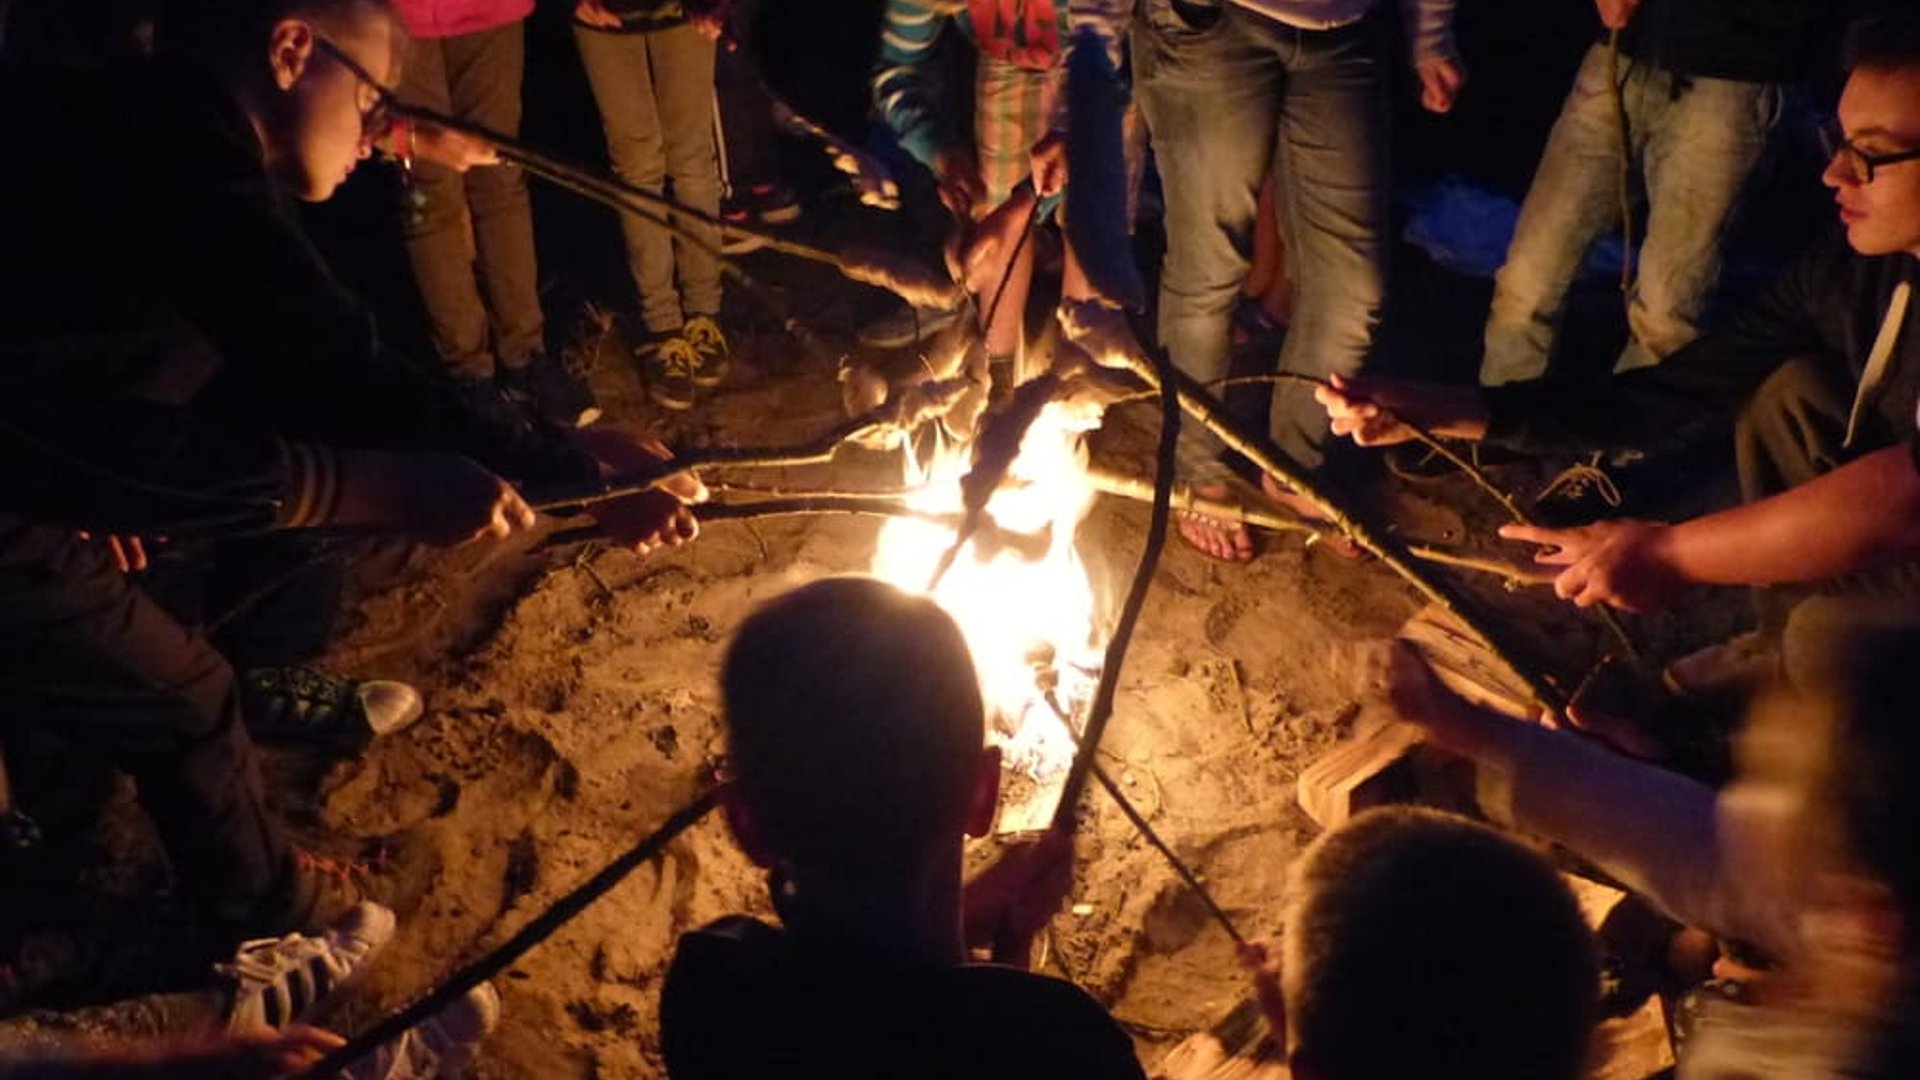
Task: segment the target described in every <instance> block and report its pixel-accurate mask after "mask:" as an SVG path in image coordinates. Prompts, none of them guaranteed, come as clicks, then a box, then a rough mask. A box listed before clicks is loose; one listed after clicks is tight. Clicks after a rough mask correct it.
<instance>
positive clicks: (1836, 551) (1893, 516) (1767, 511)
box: [1662, 446, 1920, 585]
mask: <svg viewBox="0 0 1920 1080" xmlns="http://www.w3.org/2000/svg"><path fill="white" fill-rule="evenodd" d="M1662 542H1663V545H1664V547H1665V549H1666V558H1667V562H1668V563H1669V564H1670V565H1671V566H1672V567H1673V569H1674V570H1675V571H1676V572H1677V573H1678V574H1679V575H1680V576H1681V577H1682V578H1684V579H1685V580H1687V581H1691V582H1695V583H1697V584H1703V585H1770V584H1780V583H1785V582H1805V581H1822V580H1825V579H1828V578H1832V577H1837V576H1840V575H1842V574H1848V573H1853V572H1856V571H1861V570H1867V569H1871V568H1873V567H1875V566H1877V565H1881V564H1884V563H1888V562H1893V561H1897V560H1900V559H1910V558H1913V557H1915V556H1920V469H1916V467H1915V463H1914V460H1913V456H1912V451H1911V449H1910V448H1908V447H1903V446H1896V447H1889V448H1887V449H1885V450H1879V451H1875V452H1874V453H1871V454H1868V455H1867V456H1865V457H1863V458H1860V459H1859V460H1857V461H1853V462H1850V463H1848V464H1846V465H1844V466H1842V467H1840V468H1838V469H1835V470H1834V471H1833V472H1830V473H1828V474H1826V475H1825V476H1821V477H1818V478H1817V479H1814V480H1812V481H1810V482H1808V483H1805V484H1802V485H1800V486H1799V487H1796V488H1793V489H1791V490H1789V491H1786V492H1783V493H1782V494H1779V495H1775V496H1773V497H1772V498H1769V499H1762V500H1760V501H1759V502H1754V503H1748V504H1747V505H1745V506H1738V507H1735V508H1733V509H1731V510H1725V511H1722V512H1720V513H1717V514H1709V515H1707V516H1705V517H1700V518H1695V519H1693V520H1692V521H1686V522H1682V523H1680V524H1678V525H1675V526H1673V527H1671V528H1670V529H1668V530H1667V531H1666V534H1665V535H1664V536H1663V538H1662Z"/></svg>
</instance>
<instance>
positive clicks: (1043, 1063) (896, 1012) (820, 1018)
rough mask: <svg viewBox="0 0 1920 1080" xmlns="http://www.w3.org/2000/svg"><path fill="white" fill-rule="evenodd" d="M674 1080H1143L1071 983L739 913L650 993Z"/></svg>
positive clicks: (694, 939)
mask: <svg viewBox="0 0 1920 1080" xmlns="http://www.w3.org/2000/svg"><path fill="white" fill-rule="evenodd" d="M660 1042H661V1051H662V1053H663V1054H664V1055H665V1057H666V1062H667V1075H668V1076H670V1077H672V1078H673V1080H761V1078H765V1077H815V1076H833V1077H841V1078H844V1080H869V1078H871V1080H882V1078H888V1080H891V1078H894V1077H917V1078H921V1080H985V1078H989V1077H991V1078H993V1080H1028V1078H1032V1080H1042V1078H1045V1080H1141V1077H1142V1076H1143V1075H1144V1074H1143V1073H1142V1071H1141V1068H1140V1063H1139V1061H1138V1060H1137V1059H1136V1058H1135V1056H1134V1052H1133V1042H1132V1040H1131V1039H1129V1038H1128V1037H1127V1034H1126V1032H1124V1031H1122V1030H1121V1028H1120V1025H1119V1024H1117V1023H1115V1022H1114V1020H1113V1018H1112V1017H1110V1016H1108V1015H1107V1013H1106V1010H1104V1009H1102V1008H1101V1007H1100V1006H1099V1004H1098V1003H1097V1002H1095V1001H1094V1000H1093V999H1092V998H1090V997H1088V996H1087V995H1086V992H1085V991H1083V990H1080V989H1079V988H1078V987H1075V986H1074V985H1073V984H1072V983H1068V982H1063V981H1061V980H1059V979H1052V978H1048V977H1046V976H1044V975H1036V974H1034V973H1032V972H1029V971H1020V970H1017V969H1014V968H1009V967H1000V966H997V965H993V964H968V965H963V966H960V967H952V968H922V967H903V966H901V965H899V964H897V963H893V962H890V961H887V960H882V959H877V958H873V957H865V956H862V955H861V954H860V951H859V949H858V948H857V947H854V946H851V945H845V944H843V943H834V944H830V945H829V944H824V943H821V942H817V941H814V942H805V941H802V940H801V939H800V937H799V936H798V935H795V934H793V933H790V932H788V931H786V930H782V929H776V928H775V927H772V926H769V925H767V924H765V923H762V922H759V921H758V920H755V919H750V918H747V917H745V916H735V917H733V918H728V919H722V920H720V921H719V922H717V923H714V924H712V925H710V926H707V927H705V928H703V929H701V930H697V931H695V932H693V933H691V934H688V935H686V936H685V937H682V938H681V939H680V944H679V947H678V948H677V949H676V950H675V951H674V956H673V964H672V966H671V967H670V968H669V969H668V971H667V980H666V984H665V986H664V987H663V988H662V990H661V995H660Z"/></svg>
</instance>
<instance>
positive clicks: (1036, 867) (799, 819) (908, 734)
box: [661, 578, 1143, 1080]
mask: <svg viewBox="0 0 1920 1080" xmlns="http://www.w3.org/2000/svg"><path fill="white" fill-rule="evenodd" d="M721 682H722V690H723V694H724V699H725V702H724V703H725V714H726V720H725V723H726V729H727V748H728V754H729V757H730V760H731V763H732V767H733V778H732V780H731V781H730V783H729V784H728V787H727V789H726V794H725V801H724V806H725V808H726V812H727V820H728V823H729V824H730V826H731V827H732V829H733V833H734V836H735V838H736V839H737V840H738V841H739V843H740V846H741V847H742V848H743V849H744V850H745V852H746V853H747V855H748V856H749V857H751V858H752V859H753V860H754V861H755V862H756V863H757V864H759V865H761V866H764V867H766V868H767V870H768V871H769V882H770V887H771V889H772V894H773V904H774V908H775V909H776V911H777V912H778V914H779V917H780V924H779V925H778V926H774V925H770V924H768V923H765V922H762V921H760V920H758V919H754V918H751V917H748V916H732V917H729V918H726V919H722V920H720V921H718V922H716V923H714V924H712V925H710V926H708V927H706V928H704V929H701V930H699V931H696V932H694V933H691V934H689V935H687V936H686V937H685V938H683V939H682V940H681V942H680V944H679V948H678V951H677V952H676V954H675V956H674V959H673V964H672V967H671V969H670V970H669V971H668V973H667V981H666V986H665V990H664V994H663V997H662V1000H661V1040H662V1045H663V1049H664V1053H665V1056H666V1062H667V1070H668V1073H669V1074H670V1075H672V1076H673V1077H675V1078H676V1080H699V1078H707V1077H747V1076H755V1077H760V1076H776V1075H789V1076H815V1075H829V1074H831V1075H839V1076H843V1077H845V1076H852V1077H865V1076H875V1077H877V1076H903V1075H911V1076H922V1077H986V1076H993V1077H996V1078H998V1077H1022V1076H1033V1077H1042V1076H1045V1077H1126V1078H1139V1077H1141V1076H1142V1075H1143V1074H1142V1073H1141V1070H1140V1066H1139V1064H1138V1062H1137V1061H1136V1060H1135V1058H1134V1053H1133V1045H1132V1043H1131V1041H1130V1040H1129V1039H1128V1037H1127V1035H1126V1034H1125V1033H1124V1032H1123V1031H1122V1030H1121V1029H1120V1027H1119V1025H1118V1024H1116V1023H1115V1022H1114V1021H1113V1020H1112V1018H1110V1017H1109V1016H1107V1014H1106V1013H1105V1011H1104V1010H1102V1009H1101V1007H1100V1006H1099V1005H1098V1004H1096V1003H1095V1002H1094V1001H1093V1000H1092V999H1091V998H1089V997H1087V995H1086V994H1084V993H1082V992H1081V991H1080V990H1078V989H1076V988H1074V987H1073V986H1072V985H1070V984H1068V983H1066V982H1062V981H1060V980H1057V979H1052V978H1047V977H1044V976H1041V975H1037V974H1034V973H1032V972H1028V971H1025V970H1021V969H1022V968H1023V967H1024V966H1025V961H1026V955H1027V951H1028V950H1027V944H1028V943H1029V942H1030V941H1031V939H1032V937H1033V935H1034V934H1035V933H1037V932H1038V931H1039V930H1040V929H1041V928H1042V927H1044V926H1045V925H1046V921H1047V918H1048V917H1049V916H1050V915H1051V914H1052V913H1053V912H1054V910H1056V909H1057V908H1058V906H1059V904H1060V901H1061V900H1062V898H1063V897H1064V895H1065V893H1066V890H1067V887H1068V886H1069V884H1070V883H1071V873H1072V859H1071V845H1070V844H1069V843H1068V842H1067V838H1066V837H1063V836H1061V837H1056V836H1050V837H1049V838H1048V839H1047V840H1045V841H1042V842H1040V843H1038V844H1034V845H1026V846H1019V847H1015V848H1013V849H1011V850H1009V851H1008V853H1007V854H1006V855H1005V856H1004V857H1003V858H1002V859H1001V860H1000V861H999V862H998V863H996V864H995V865H994V866H993V867H992V868H990V869H989V870H987V871H986V872H985V873H983V874H982V875H981V876H980V877H978V878H976V879H975V880H974V881H973V882H971V883H963V882H962V880H961V867H962V861H963V854H964V847H965V843H966V838H967V837H969V836H984V835H986V834H987V833H988V832H989V831H990V829H991V827H992V824H993V816H994V810H995V807H996V803H997V799H998V795H999V778H1000V757H999V753H998V751H997V750H993V749H989V748H987V747H986V745H985V742H986V717H985V709H984V707H983V705H982V702H981V697H980V689H979V683H978V679H977V676H976V675H975V672H974V668H973V663H972V660H971V657H970V656H969V654H968V651H967V645H966V642H965V640H964V639H963V638H962V637H961V635H960V631H959V628H958V627H956V626H955V625H954V623H953V621H952V620H951V619H950V618H948V617H947V615H946V614H945V613H944V612H942V611H941V610H940V609H939V607H937V606H936V605H935V604H934V603H933V602H932V601H930V600H927V599H924V598H920V597H914V596H909V595H907V594H905V593H902V592H900V591H898V590H896V589H894V588H893V587H891V586H889V585H886V584H883V583H881V582H879V581H875V580H871V579H865V578H831V579H828V580H825V581H820V582H816V583H814V584H812V585H808V586H806V587H804V588H801V589H798V590H795V591H794V592H791V593H788V594H786V595H785V596H782V597H780V598H778V599H776V600H774V601H772V602H771V603H769V604H767V605H766V606H764V607H763V608H761V609H760V610H759V611H758V612H756V613H755V614H754V615H753V617H751V618H750V619H748V620H747V622H746V623H745V625H743V626H742V627H741V629H740V632H739V634H738V635H737V636H736V637H735V638H734V641H733V644H732V645H731V646H730V647H729V649H728V652H727V656H726V660H725V664H724V667H723V670H722V674H721ZM973 941H990V942H993V943H994V945H995V950H994V952H995V959H996V960H997V961H1000V962H997V963H976V962H973V961H972V960H971V959H970V953H969V949H968V946H969V943H970V942H973Z"/></svg>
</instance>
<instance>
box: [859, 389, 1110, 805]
mask: <svg viewBox="0 0 1920 1080" xmlns="http://www.w3.org/2000/svg"><path fill="white" fill-rule="evenodd" d="M1085 427H1086V424H1085V421H1084V418H1083V417H1081V416H1079V415H1077V414H1076V412H1075V411H1074V410H1073V409H1071V408H1070V407H1068V406H1066V405H1063V404H1060V403H1053V404H1049V405H1047V406H1046V407H1045V408H1044V409H1042V411H1041V413H1040V416H1039V418H1038V419H1037V420H1036V421H1035V422H1034V424H1033V426H1032V427H1031V428H1029V429H1028V431H1027V433H1026V436H1025V438H1024V440H1023V441H1022V442H1021V444H1020V449H1019V453H1018V455H1017V456H1016V457H1015V459H1014V462H1013V465H1012V467H1011V468H1010V469H1009V470H1008V474H1007V477H1006V480H1005V481H1004V482H1003V483H1002V484H1001V485H1000V487H999V488H998V489H997V490H996V491H995V492H994V494H993V497H992V500H991V502H989V503H988V506H987V512H988V514H989V515H990V517H991V519H992V520H991V524H990V526H989V527H987V528H983V529H981V530H980V531H979V532H978V533H977V534H975V535H974V536H973V537H972V538H971V539H970V540H968V542H967V544H966V546H965V547H964V548H963V549H962V550H961V551H960V553H959V555H958V557H957V558H955V559H954V560H953V563H952V565H951V567H950V568H949V569H948V570H947V572H946V573H945V574H944V575H943V576H942V577H941V578H940V580H939V583H938V585H937V586H935V587H934V589H933V592H932V594H931V595H932V596H933V598H934V599H935V600H936V601H937V602H938V603H939V604H940V605H941V607H943V608H945V609H946V610H947V612H948V613H949V614H951V615H952V616H953V618H954V621H955V622H957V623H959V625H960V629H961V631H962V632H963V633H964V634H965V635H966V638H967V644H968V645H969V647H971V649H972V651H973V659H974V664H975V666H976V667H977V668H978V669H979V672H980V682H981V692H982V696H983V697H984V698H985V700H986V705H987V710H988V716H989V720H990V731H991V735H992V740H993V742H994V744H995V745H997V746H999V747H1000V748H1001V749H1002V752H1003V753H1004V754H1005V756H1006V763H1007V766H1008V768H1009V770H1011V771H1015V772H1017V773H1018V774H1020V775H1021V776H1024V777H1025V778H1027V779H1028V780H1030V781H1031V783H1021V784H1018V785H1014V786H1011V787H1010V790H1009V791H1008V793H1007V797H1006V798H1005V799H1003V802H1002V809H1001V815H1000V820H999V824H998V828H999V829H1000V830H1001V831H1003V832H1014V831H1020V830H1024V829H1030V828H1041V827H1044V826H1045V825H1046V824H1047V822H1048V820H1049V819H1050V818H1051V816H1052V814H1053V812H1054V807H1055V805H1056V803H1057V802H1058V801H1059V796H1060V791H1061V787H1062V784H1063V782H1064V780H1065V778H1066V772H1067V768H1068V765H1069V764H1070V763H1071V761H1072V759H1073V753H1074V747H1075V744H1074V732H1075V731H1077V730H1078V728H1079V726H1080V724H1081V722H1082V720H1083V719H1084V716H1085V711H1086V707H1087V704H1088V702H1089V700H1090V699H1091V697H1092V695H1093V690H1094V686H1095V684H1096V682H1097V681H1098V679H1099V675H1100V664H1101V638H1102V636H1103V635H1102V633H1101V630H1100V627H1099V620H1098V616H1097V605H1096V602H1095V597H1094V592H1093V585H1092V582H1091V580H1090V579H1089V577H1088V574H1087V568H1086V566H1085V564H1083V563H1082V562H1081V559H1080V555H1079V552H1078V551H1077V550H1076V547H1075V543H1074V538H1075V535H1076V534H1077V532H1078V530H1079V527H1080V523H1081V521H1082V520H1083V519H1084V518H1085V517H1086V514H1087V511H1088V509H1089V508H1090V507H1091V506H1092V504H1093V500H1094V497H1095V495H1096V491H1095V489H1094V486H1093V483H1092V481H1091V479H1090V477H1089V475H1088V472H1087V450H1086V445H1085V442H1084V440H1083V438H1082V435H1083V432H1084V430H1085ZM967 449H968V447H967V446H964V445H962V446H954V445H950V444H949V445H943V446H941V447H940V449H939V450H938V451H937V452H936V453H935V454H934V459H933V462H932V464H931V465H930V466H929V468H928V469H927V472H926V476H925V483H924V484H922V485H921V486H920V488H919V489H918V490H917V491H916V492H915V493H914V494H913V496H912V497H911V499H910V500H909V501H910V502H911V503H912V505H913V506H914V508H915V509H917V510H922V511H926V512H928V513H929V514H940V515H954V514H958V513H960V512H961V510H962V495H961V479H962V477H964V476H965V475H966V473H967V471H968V469H969V467H970V457H969V454H968V453H967ZM953 542H954V531H953V529H952V528H951V527H948V526H945V525H942V524H939V523H937V522H935V521H931V520H923V519H919V518H909V517H899V518H893V519H891V520H889V521H888V522H887V524H886V525H885V527H884V528H883V529H882V530H881V533H880V538H879V543H878V545H877V547H876V549H875V552H874V558H873V565H872V570H873V573H874V575H875V576H877V577H879V578H882V579H883V580H886V581H888V582H891V583H893V584H894V585H897V586H899V587H901V588H904V589H908V590H911V591H915V592H924V591H926V590H927V588H928V586H929V583H930V582H931V581H932V579H933V576H934V574H935V573H936V571H937V569H938V567H939V565H940V563H941V559H942V557H943V556H944V555H945V554H946V553H947V550H948V549H949V548H950V547H951V546H952V544H953ZM1069 725H1071V726H1072V730H1069Z"/></svg>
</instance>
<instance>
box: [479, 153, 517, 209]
mask: <svg viewBox="0 0 1920 1080" xmlns="http://www.w3.org/2000/svg"><path fill="white" fill-rule="evenodd" d="M526 197H527V181H526V174H524V173H522V172H521V171H520V168H519V166H517V165H507V164H501V165H481V166H478V167H476V168H475V169H474V170H473V171H471V172H469V173H468V174H467V198H468V200H469V201H470V202H471V203H472V204H473V211H474V213H475V214H485V213H487V212H489V211H493V210H500V209H503V208H506V207H511V206H513V205H514V204H515V203H519V202H524V201H525V199H526Z"/></svg>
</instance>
